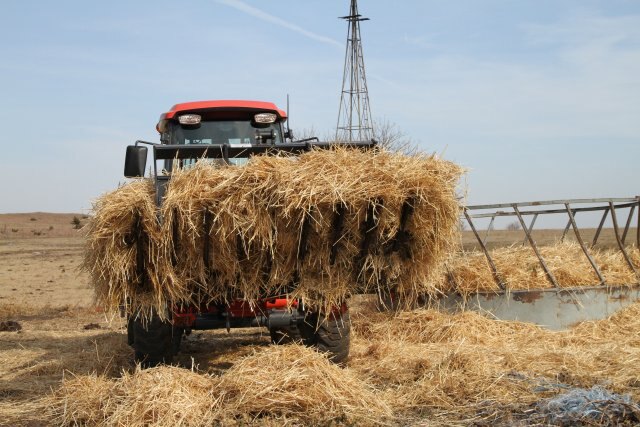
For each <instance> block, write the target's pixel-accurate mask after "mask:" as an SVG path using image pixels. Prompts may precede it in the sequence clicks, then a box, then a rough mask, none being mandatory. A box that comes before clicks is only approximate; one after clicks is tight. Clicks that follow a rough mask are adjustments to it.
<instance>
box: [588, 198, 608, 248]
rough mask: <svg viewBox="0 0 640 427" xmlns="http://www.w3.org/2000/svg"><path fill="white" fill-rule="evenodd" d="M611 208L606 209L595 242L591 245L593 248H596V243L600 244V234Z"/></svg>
mask: <svg viewBox="0 0 640 427" xmlns="http://www.w3.org/2000/svg"><path fill="white" fill-rule="evenodd" d="M610 210H611V208H610V207H608V206H607V207H606V208H605V210H604V213H603V214H602V218H601V219H600V224H598V228H597V230H596V234H595V235H594V236H593V242H592V243H591V247H594V246H595V245H596V243H598V237H600V232H601V231H602V227H603V226H604V222H605V220H606V219H607V215H609V211H610Z"/></svg>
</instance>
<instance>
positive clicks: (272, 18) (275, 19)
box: [216, 0, 344, 49]
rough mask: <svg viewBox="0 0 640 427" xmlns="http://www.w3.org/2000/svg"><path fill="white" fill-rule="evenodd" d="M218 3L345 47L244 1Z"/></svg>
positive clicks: (307, 35)
mask: <svg viewBox="0 0 640 427" xmlns="http://www.w3.org/2000/svg"><path fill="white" fill-rule="evenodd" d="M216 1H217V2H218V3H221V4H224V5H226V6H229V7H233V8H234V9H237V10H239V11H241V12H244V13H246V14H247V15H251V16H253V17H255V18H258V19H261V20H263V21H267V22H270V23H272V24H275V25H279V26H280V27H283V28H287V29H289V30H291V31H295V32H296V33H299V34H302V35H303V36H305V37H308V38H310V39H313V40H316V41H319V42H322V43H326V44H330V45H334V46H337V47H339V48H341V49H342V48H343V47H344V46H343V44H342V43H340V42H338V41H336V40H334V39H332V38H329V37H325V36H322V35H320V34H316V33H313V32H311V31H307V30H305V29H304V28H302V27H300V26H298V25H296V24H292V23H291V22H287V21H285V20H283V19H280V18H278V17H277V16H273V15H270V14H268V13H267V12H263V11H262V10H260V9H256V8H255V7H253V6H249V5H248V4H246V3H245V2H243V1H240V0H216Z"/></svg>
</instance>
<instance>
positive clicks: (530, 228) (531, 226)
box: [522, 213, 538, 246]
mask: <svg viewBox="0 0 640 427" xmlns="http://www.w3.org/2000/svg"><path fill="white" fill-rule="evenodd" d="M537 219H538V214H537V213H536V214H535V215H533V219H532V220H531V223H530V224H529V233H531V231H532V230H533V226H534V224H535V223H536V220H537ZM526 244H527V235H526V234H525V236H524V240H523V241H522V246H524V245H526Z"/></svg>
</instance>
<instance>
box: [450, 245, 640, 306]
mask: <svg viewBox="0 0 640 427" xmlns="http://www.w3.org/2000/svg"><path fill="white" fill-rule="evenodd" d="M539 249H540V253H541V255H542V257H543V258H544V260H545V262H546V264H547V266H548V267H549V269H550V270H551V271H552V272H553V274H554V276H555V278H556V280H557V281H558V284H559V285H560V286H561V287H577V286H596V285H598V284H599V283H600V282H599V280H598V276H597V275H596V273H595V272H594V270H593V268H592V267H591V264H589V261H588V260H587V258H586V257H585V255H584V253H583V252H582V249H581V248H580V246H579V245H578V244H576V243H556V244H555V245H551V246H542V247H540V248H539ZM589 252H590V254H591V256H592V257H593V259H594V260H595V262H596V264H597V265H598V268H599V269H600V271H601V273H602V275H603V277H604V279H605V282H606V283H607V284H608V285H617V286H621V285H623V286H624V285H626V286H629V285H633V284H637V283H638V277H637V276H636V275H635V274H634V272H633V271H632V270H631V269H630V268H629V266H628V264H627V263H626V261H625V259H624V257H623V255H622V253H621V252H620V250H618V249H591V250H590V251H589ZM627 252H628V253H629V256H630V257H631V259H632V262H633V263H634V265H635V267H636V268H640V251H638V249H637V248H635V247H628V248H627ZM491 257H492V259H493V261H494V262H495V264H496V268H497V270H498V273H499V274H500V275H501V277H502V279H503V282H504V283H505V284H506V286H507V288H508V289H513V290H515V289H545V288H551V287H552V285H551V283H550V282H549V280H548V279H547V277H546V275H545V273H544V270H543V269H542V267H541V265H540V262H539V261H538V258H537V257H536V255H535V253H534V252H533V250H532V249H531V248H530V247H529V246H521V245H518V246H516V245H514V246H510V247H506V248H498V249H494V250H492V251H491ZM448 272H449V276H448V278H446V279H444V280H447V281H448V283H447V284H443V285H441V286H443V288H445V289H446V288H449V289H451V290H453V291H457V292H460V293H462V294H465V295H467V294H470V293H473V292H477V291H496V290H498V289H499V288H498V286H497V284H496V283H495V280H494V278H493V276H492V274H491V269H490V268H489V263H488V262H487V259H486V257H485V256H484V254H483V253H482V252H479V251H473V252H462V253H460V254H458V255H457V256H456V257H455V258H453V259H452V261H451V262H450V264H449V266H448Z"/></svg>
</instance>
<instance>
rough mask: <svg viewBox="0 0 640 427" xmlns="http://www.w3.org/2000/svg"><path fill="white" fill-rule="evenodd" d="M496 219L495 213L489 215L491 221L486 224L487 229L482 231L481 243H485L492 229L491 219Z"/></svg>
mask: <svg viewBox="0 0 640 427" xmlns="http://www.w3.org/2000/svg"><path fill="white" fill-rule="evenodd" d="M495 220H496V214H493V215H492V216H491V221H489V225H487V231H486V232H485V233H484V239H482V243H484V244H485V245H486V244H487V239H488V238H489V233H490V232H491V230H492V229H493V221H495Z"/></svg>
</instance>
